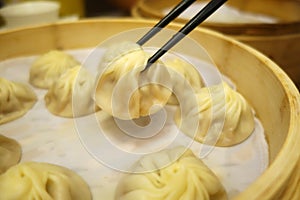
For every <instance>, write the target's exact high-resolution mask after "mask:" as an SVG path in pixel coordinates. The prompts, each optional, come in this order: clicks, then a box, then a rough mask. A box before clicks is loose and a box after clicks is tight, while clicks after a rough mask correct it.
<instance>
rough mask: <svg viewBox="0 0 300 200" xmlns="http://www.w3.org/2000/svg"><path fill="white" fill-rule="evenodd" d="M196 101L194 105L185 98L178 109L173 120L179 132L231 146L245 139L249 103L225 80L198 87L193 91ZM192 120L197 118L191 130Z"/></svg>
mask: <svg viewBox="0 0 300 200" xmlns="http://www.w3.org/2000/svg"><path fill="white" fill-rule="evenodd" d="M197 104H198V107H196V108H195V107H193V106H191V105H192V104H189V102H188V99H187V101H186V103H185V104H184V105H183V106H184V107H185V109H180V108H178V110H177V112H176V114H175V122H176V124H177V125H178V127H179V128H180V130H181V131H182V132H184V133H185V134H187V135H188V136H190V137H192V138H194V139H195V140H196V141H198V142H201V143H206V144H210V145H216V146H231V145H235V144H238V143H240V142H242V141H243V140H245V139H246V138H248V137H249V136H250V135H251V133H252V132H253V130H254V126H255V125H254V114H253V110H252V108H251V106H250V105H249V103H248V102H247V101H246V99H245V98H244V97H243V96H242V95H241V94H240V93H238V92H236V91H235V90H233V89H232V88H230V87H229V86H228V84H227V83H225V82H223V83H221V84H219V85H214V86H211V87H206V88H202V89H201V90H200V92H199V93H198V94H197ZM183 110H184V111H183ZM182 111H183V112H182ZM194 119H197V121H198V124H197V125H198V128H197V130H196V131H191V130H195V129H193V128H192V125H191V124H190V123H189V121H193V120H194ZM194 126H195V125H194Z"/></svg>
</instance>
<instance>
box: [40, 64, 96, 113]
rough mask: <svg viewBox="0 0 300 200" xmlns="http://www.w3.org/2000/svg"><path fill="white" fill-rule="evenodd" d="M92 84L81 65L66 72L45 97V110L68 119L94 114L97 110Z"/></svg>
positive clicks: (87, 72)
mask: <svg viewBox="0 0 300 200" xmlns="http://www.w3.org/2000/svg"><path fill="white" fill-rule="evenodd" d="M94 83H95V79H94V77H93V76H92V75H91V74H90V73H89V71H87V70H86V69H85V68H84V67H82V66H81V65H77V66H75V67H72V68H70V69H68V70H66V72H65V73H63V74H62V75H61V77H60V78H59V80H57V81H56V82H55V83H54V84H53V85H52V86H51V87H50V88H49V90H48V92H47V94H46V95H45V98H44V99H45V102H46V107H47V109H48V110H49V111H50V112H51V113H53V114H54V115H57V116H61V117H69V118H71V117H80V116H84V115H88V114H90V113H93V112H95V111H96V110H98V108H95V104H94V101H93V99H92V92H93V89H94ZM74 101H75V103H74Z"/></svg>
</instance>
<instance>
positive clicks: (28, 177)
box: [0, 162, 92, 200]
mask: <svg viewBox="0 0 300 200" xmlns="http://www.w3.org/2000/svg"><path fill="white" fill-rule="evenodd" d="M0 199H22V200H32V199H43V200H89V199H92V197H91V192H90V189H89V186H88V185H87V184H86V182H85V181H84V180H83V179H82V178H81V177H80V176H79V175H77V174H76V173H75V172H73V171H71V170H70V169H67V168H65V167H61V166H58V165H53V164H48V163H37V162H25V163H20V164H18V165H15V166H13V167H11V168H10V169H8V170H7V171H6V172H5V173H4V174H2V175H0Z"/></svg>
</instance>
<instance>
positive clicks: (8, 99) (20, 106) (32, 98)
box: [0, 78, 37, 124]
mask: <svg viewBox="0 0 300 200" xmlns="http://www.w3.org/2000/svg"><path fill="white" fill-rule="evenodd" d="M36 101H37V96H36V94H35V93H34V91H33V90H32V89H31V88H30V87H29V86H27V85H25V84H23V83H17V82H13V81H9V80H6V79H4V78H0V124H3V123H6V122H9V121H12V120H14V119H16V118H19V117H21V116H23V115H24V114H25V113H27V111H28V110H30V109H31V108H32V107H33V106H34V104H35V103H36Z"/></svg>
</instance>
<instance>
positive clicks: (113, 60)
mask: <svg viewBox="0 0 300 200" xmlns="http://www.w3.org/2000/svg"><path fill="white" fill-rule="evenodd" d="M124 46H125V47H124ZM126 48H128V49H126ZM113 49H116V52H119V53H117V54H115V53H112V52H115V51H114V50H113ZM120 49H121V50H120ZM110 54H113V56H110ZM148 58H149V55H148V54H147V53H146V52H145V51H144V50H143V49H142V48H141V47H140V46H139V45H137V44H132V45H130V44H128V43H126V42H125V43H121V44H120V45H118V46H113V47H111V49H108V51H107V53H106V55H104V61H102V63H101V64H100V67H99V68H100V69H99V77H98V80H97V83H96V90H95V97H94V98H95V101H96V104H97V105H98V106H99V107H100V108H101V109H102V110H103V111H105V112H107V113H108V114H110V115H112V116H114V117H117V118H119V119H123V120H129V119H136V118H139V117H143V116H148V115H150V114H153V113H155V112H157V111H159V110H160V109H161V108H162V106H164V105H165V104H166V103H167V101H168V99H169V97H170V96H171V94H172V91H171V90H172V87H171V82H170V74H169V72H168V70H167V68H166V67H165V66H164V65H163V64H162V63H159V62H158V63H157V64H155V65H152V66H151V67H150V68H148V69H147V70H146V71H143V69H144V68H145V66H146V63H147V60H148ZM142 71H143V72H142Z"/></svg>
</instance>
